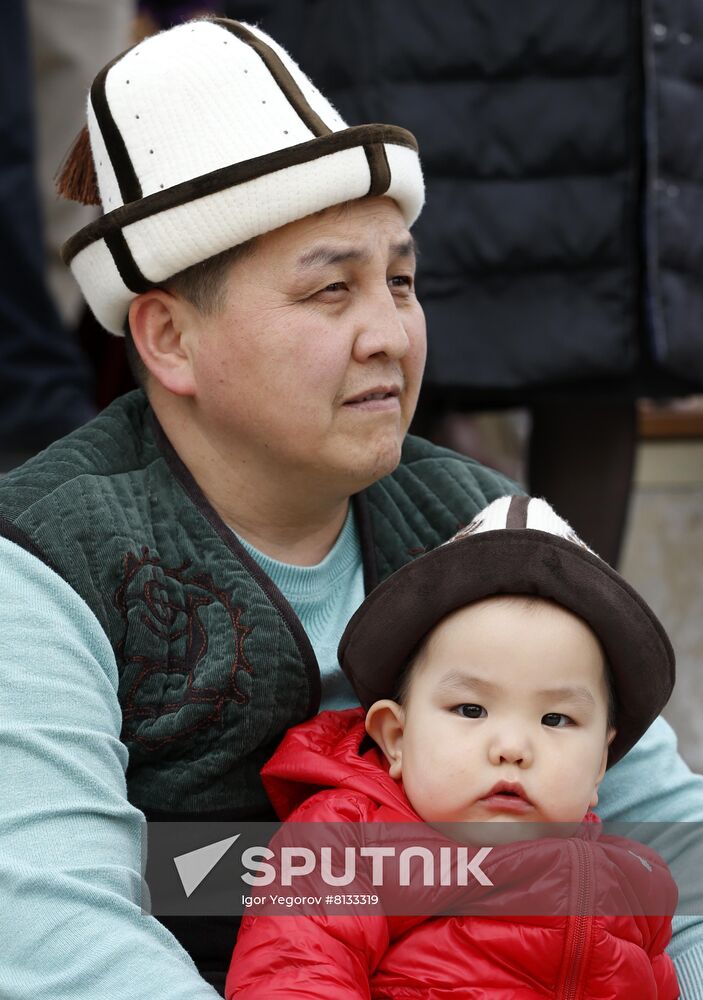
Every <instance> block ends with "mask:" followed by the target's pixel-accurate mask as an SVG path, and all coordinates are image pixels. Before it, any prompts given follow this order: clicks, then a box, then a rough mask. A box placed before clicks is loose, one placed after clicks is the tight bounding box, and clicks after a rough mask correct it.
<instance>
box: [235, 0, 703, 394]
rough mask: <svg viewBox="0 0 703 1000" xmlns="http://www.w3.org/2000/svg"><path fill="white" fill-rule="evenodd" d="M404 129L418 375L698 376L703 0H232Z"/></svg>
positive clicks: (693, 381)
mask: <svg viewBox="0 0 703 1000" xmlns="http://www.w3.org/2000/svg"><path fill="white" fill-rule="evenodd" d="M228 13H229V14H230V16H234V17H240V18H242V19H250V20H254V21H257V20H258V21H260V23H261V26H262V27H263V28H264V29H265V30H267V31H269V32H270V33H271V34H272V35H273V37H274V38H276V39H277V40H278V41H280V42H281V44H283V45H284V46H285V47H286V48H288V50H289V51H290V52H291V53H292V55H293V56H294V57H295V58H296V59H297V60H299V62H300V64H301V65H302V67H303V69H304V70H305V71H306V72H307V73H308V74H309V75H310V77H311V78H312V79H313V80H314V82H315V83H316V84H318V86H319V87H320V88H321V89H322V90H323V91H324V92H325V94H327V96H328V97H329V98H330V99H331V100H332V102H333V103H335V104H336V105H337V107H338V108H339V110H340V112H341V113H342V115H343V116H344V117H345V118H346V119H347V121H348V122H349V124H357V123H360V122H374V121H378V122H387V123H392V124H399V125H403V126H405V127H406V128H408V129H410V130H411V131H412V132H413V133H414V134H415V135H416V136H417V138H418V141H419V144H420V153H421V156H422V161H423V166H424V170H425V176H426V181H427V205H426V207H425V210H424V212H423V214H422V216H421V217H420V220H419V222H418V223H417V226H416V233H417V236H418V240H419V244H420V249H421V258H420V270H419V286H420V296H421V299H422V302H423V305H424V307H425V310H426V313H427V318H428V331H429V359H428V367H427V374H426V381H427V382H428V383H429V384H430V385H431V386H436V387H441V388H443V389H444V390H451V388H452V387H456V388H457V389H459V390H461V391H462V392H463V393H464V394H466V391H467V390H468V391H469V393H470V396H471V398H473V399H474V400H475V401H476V402H477V403H480V402H481V400H482V399H486V400H487V399H490V400H491V401H492V402H499V401H501V400H504V401H506V402H511V401H514V402H522V401H525V400H529V399H530V398H539V396H540V394H541V393H543V392H544V391H545V390H546V391H549V390H552V389H559V390H560V391H562V392H563V391H564V390H565V389H567V390H572V389H574V390H575V389H583V390H592V389H596V388H598V389H603V388H610V389H611V390H615V391H617V392H623V391H624V392H627V393H628V394H631V395H633V396H634V395H637V394H643V393H647V394H655V395H656V394H663V393H665V394H676V393H682V392H686V391H693V390H696V389H700V386H701V384H703V0H650V2H644V3H643V2H631V0H574V2H570V3H564V2H563V0H529V2H527V3H523V2H520V0H434V2H433V0H346V2H342V0H268V2H266V0H259V2H257V0H230V2H229V4H228Z"/></svg>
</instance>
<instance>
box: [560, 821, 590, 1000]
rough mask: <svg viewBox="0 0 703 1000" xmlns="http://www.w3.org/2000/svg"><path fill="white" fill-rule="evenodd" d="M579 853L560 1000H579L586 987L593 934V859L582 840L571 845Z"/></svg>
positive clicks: (572, 850)
mask: <svg viewBox="0 0 703 1000" xmlns="http://www.w3.org/2000/svg"><path fill="white" fill-rule="evenodd" d="M569 850H571V852H572V853H574V852H575V854H576V858H575V860H576V865H575V869H576V880H577V881H576V913H575V914H573V915H572V916H570V917H569V929H568V934H567V941H566V948H565V949H564V963H565V965H564V967H565V969H566V975H565V977H564V979H563V981H562V988H561V990H560V991H559V993H558V996H559V998H560V1000H576V998H577V997H578V995H579V992H580V990H581V988H582V986H583V981H584V979H585V972H586V968H587V963H588V957H589V955H590V951H591V937H592V932H593V895H594V884H593V859H592V857H591V852H590V850H589V849H588V847H587V845H586V844H584V843H583V842H582V841H581V840H578V839H573V840H571V841H570V842H569Z"/></svg>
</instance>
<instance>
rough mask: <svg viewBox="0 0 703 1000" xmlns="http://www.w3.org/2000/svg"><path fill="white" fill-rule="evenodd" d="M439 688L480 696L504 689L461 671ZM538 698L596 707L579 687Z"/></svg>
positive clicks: (542, 692)
mask: <svg viewBox="0 0 703 1000" xmlns="http://www.w3.org/2000/svg"><path fill="white" fill-rule="evenodd" d="M438 686H439V687H440V688H442V689H444V690H450V691H464V690H468V691H471V692H473V693H476V694H478V695H495V694H497V693H499V692H500V691H501V690H502V688H501V686H500V684H494V683H493V682H492V681H487V680H484V679H483V678H482V677H473V676H472V675H471V674H464V673H462V672H461V671H460V670H451V671H449V673H446V674H445V675H444V676H443V677H442V678H440V680H439V684H438ZM534 694H535V696H536V697H538V698H545V699H546V698H550V699H554V700H557V699H558V700H562V701H571V702H574V703H577V704H578V703H580V704H582V705H586V706H587V707H589V708H593V707H594V706H595V703H596V702H595V698H594V697H593V695H592V694H591V692H590V691H589V690H588V688H585V687H581V686H577V685H565V686H563V687H555V688H542V689H541V690H539V691H535V692H534Z"/></svg>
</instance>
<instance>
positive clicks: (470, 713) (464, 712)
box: [454, 705, 488, 719]
mask: <svg viewBox="0 0 703 1000" xmlns="http://www.w3.org/2000/svg"><path fill="white" fill-rule="evenodd" d="M454 711H455V712H456V713H457V715H460V716H461V717H462V718H463V719H482V718H483V717H484V716H485V715H487V714H488V713H487V712H486V709H485V708H484V707H483V706H482V705H457V706H456V708H455V709H454Z"/></svg>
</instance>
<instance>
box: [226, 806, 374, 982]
mask: <svg viewBox="0 0 703 1000" xmlns="http://www.w3.org/2000/svg"><path fill="white" fill-rule="evenodd" d="M366 818H367V815H366V809H365V808H364V802H363V796H361V797H357V796H349V794H348V793H347V794H345V793H339V792H336V791H327V792H322V793H320V794H318V795H316V796H313V798H311V799H309V800H308V801H307V802H305V803H304V804H303V805H302V806H301V807H300V808H299V809H297V810H296V811H295V813H294V814H293V816H292V817H291V820H292V821H296V822H306V823H309V822H337V823H339V822H340V821H341V822H360V821H364V820H365V819H366ZM388 944H389V937H388V923H387V920H386V918H385V917H384V916H382V915H371V914H369V915H364V914H361V915H354V916H327V915H324V914H320V915H314V916H307V915H306V916H302V915H295V916H294V915H291V916H268V915H262V916H257V917H254V916H248V917H245V918H244V920H243V921H242V926H241V929H240V931H239V936H238V938H237V944H236V947H235V950H234V954H233V956H232V962H231V964H230V968H229V973H228V975H227V983H226V990H225V996H226V998H227V1000H232V998H236V1000H284V998H285V1000H320V998H324V1000H359V998H363V1000H368V998H369V997H370V995H371V994H370V989H369V979H370V977H371V974H372V972H373V970H374V969H375V968H376V967H377V965H378V963H379V962H380V960H381V959H382V957H383V955H384V954H385V952H386V949H387V948H388Z"/></svg>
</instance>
